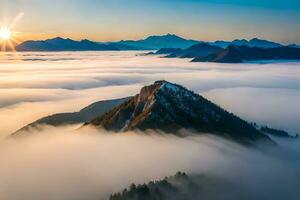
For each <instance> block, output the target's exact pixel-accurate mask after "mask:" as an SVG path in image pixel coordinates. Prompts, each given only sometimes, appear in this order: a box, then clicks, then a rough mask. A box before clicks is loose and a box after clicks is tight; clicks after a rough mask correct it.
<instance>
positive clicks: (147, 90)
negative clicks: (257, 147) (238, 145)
mask: <svg viewBox="0 0 300 200" xmlns="http://www.w3.org/2000/svg"><path fill="white" fill-rule="evenodd" d="M85 125H92V126H96V127H99V128H105V129H107V130H112V131H117V132H118V131H128V130H135V129H139V130H147V129H157V130H163V131H165V132H170V133H177V131H178V130H180V129H182V128H187V129H194V130H197V131H198V132H206V133H212V134H216V135H221V136H224V137H229V138H231V139H233V140H235V141H240V142H254V141H257V140H260V139H263V140H267V141H271V140H270V139H269V137H268V136H265V135H264V134H262V133H261V132H260V131H258V130H257V129H256V128H255V127H253V126H252V125H251V124H249V123H247V122H246V121H244V120H242V119H240V118H239V117H237V116H235V115H233V114H232V113H229V112H227V111H225V110H224V109H222V108H220V107H219V106H217V105H215V104H214V103H212V102H210V101H208V100H207V99H205V98H203V97H202V96H200V95H198V94H196V93H194V92H192V91H189V90H187V89H186V88H184V87H182V86H180V85H177V84H173V83H170V82H167V81H156V82H155V83H154V84H152V85H149V86H145V87H143V88H142V89H141V91H140V93H139V94H137V95H136V96H135V97H132V98H130V99H129V100H128V101H126V102H124V103H122V104H121V105H119V106H117V107H115V108H113V109H112V110H111V111H109V112H107V113H105V114H104V115H102V116H100V115H99V117H98V118H95V119H94V120H92V121H91V122H88V123H86V124H85Z"/></svg>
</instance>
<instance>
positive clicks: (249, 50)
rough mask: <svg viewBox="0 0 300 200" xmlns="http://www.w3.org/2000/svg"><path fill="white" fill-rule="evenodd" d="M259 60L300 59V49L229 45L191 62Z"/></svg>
mask: <svg viewBox="0 0 300 200" xmlns="http://www.w3.org/2000/svg"><path fill="white" fill-rule="evenodd" d="M261 60H300V49H299V48H293V47H276V48H269V49H263V48H258V47H248V46H235V45H230V46H229V47H227V48H226V49H224V50H222V51H219V52H216V53H213V54H211V55H208V56H204V57H196V58H194V59H193V60H192V62H220V63H241V62H245V61H261Z"/></svg>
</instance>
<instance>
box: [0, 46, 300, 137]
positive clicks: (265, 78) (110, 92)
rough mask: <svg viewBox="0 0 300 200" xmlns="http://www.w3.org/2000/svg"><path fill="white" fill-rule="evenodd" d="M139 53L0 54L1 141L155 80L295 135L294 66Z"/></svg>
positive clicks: (298, 85)
mask: <svg viewBox="0 0 300 200" xmlns="http://www.w3.org/2000/svg"><path fill="white" fill-rule="evenodd" d="M141 53H142V52H131V51H128V52H59V53H55V52H39V53H37V52H20V53H7V54H3V55H2V56H1V58H0V77H1V81H0V121H1V122H2V123H1V124H0V138H1V137H6V136H7V135H9V134H11V133H12V132H14V131H16V130H18V129H20V128H22V127H23V126H25V125H27V124H28V123H31V122H33V121H35V120H37V119H39V118H41V117H44V116H47V115H51V114H55V113H58V112H75V111H78V110H80V109H81V108H83V107H85V106H87V105H89V104H91V103H93V102H96V101H100V100H107V99H113V98H122V97H127V96H131V95H134V94H136V93H138V92H139V90H140V88H141V87H142V86H144V85H147V84H151V83H152V82H154V81H156V80H160V79H165V80H168V81H171V82H175V83H178V84H182V85H183V86H185V87H187V88H188V89H191V90H193V91H195V92H197V93H200V94H201V95H203V96H204V97H207V98H209V99H210V100H212V101H213V102H215V103H216V104H218V105H220V106H222V107H224V108H226V109H228V110H229V111H231V112H233V113H235V114H238V115H239V116H241V117H243V118H245V119H246V120H248V121H253V122H257V123H259V124H261V125H268V126H271V127H274V128H278V129H285V130H287V131H290V132H292V133H298V132H299V130H300V125H299V123H298V119H299V118H300V111H299V109H298V108H299V105H298V104H299V103H298V102H299V96H300V67H299V62H281V63H280V62H279V63H274V62H270V63H265V64H260V63H242V64H220V63H191V62H189V61H190V60H189V59H177V58H174V59H170V58H160V57H159V56H138V55H139V54H141ZM270 102H272V103H270ZM249 105H251V106H249ZM271 105H272V106H271ZM273 105H274V106H273ZM275 107H276V108H275ZM258 110H259V112H256V111H258Z"/></svg>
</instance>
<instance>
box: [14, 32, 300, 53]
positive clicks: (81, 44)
mask: <svg viewBox="0 0 300 200" xmlns="http://www.w3.org/2000/svg"><path fill="white" fill-rule="evenodd" d="M198 43H206V44H209V45H212V46H218V47H221V48H226V47H228V46H230V45H236V46H243V45H246V46H249V47H260V48H275V47H281V46H283V45H281V44H279V43H276V42H272V41H268V40H261V39H257V38H254V39H251V40H249V41H248V40H245V39H242V40H233V41H215V42H203V41H197V40H189V39H185V38H182V37H179V36H177V35H172V34H167V35H160V36H149V37H147V38H145V39H141V40H121V41H118V42H93V41H90V40H81V41H75V40H71V39H68V38H67V39H63V38H60V37H57V38H53V39H48V40H40V41H33V40H29V41H25V42H23V43H21V44H19V45H17V46H16V50H17V51H107V50H114V51H117V50H158V49H161V48H180V49H187V48H189V47H191V46H193V45H195V44H198ZM290 46H291V47H297V48H298V47H299V45H296V44H292V45H290Z"/></svg>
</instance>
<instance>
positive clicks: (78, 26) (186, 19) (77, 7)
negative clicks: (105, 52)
mask: <svg viewBox="0 0 300 200" xmlns="http://www.w3.org/2000/svg"><path fill="white" fill-rule="evenodd" d="M0 1H1V7H0V20H1V21H0V23H1V24H9V23H11V21H13V18H14V17H15V16H16V15H18V13H24V17H23V18H22V19H21V20H19V21H18V23H17V24H16V26H15V27H14V31H16V32H19V35H20V37H21V38H22V39H30V38H32V39H44V38H48V37H53V36H58V35H59V36H63V37H72V38H75V39H81V38H89V39H92V40H97V41H108V40H120V39H138V38H142V37H146V36H148V35H153V34H165V33H174V34H178V35H181V36H183V37H187V38H192V39H198V40H231V39H235V38H246V39H250V38H253V37H259V38H265V39H271V40H276V41H280V42H284V43H300V23H299V22H300V1H299V0H273V1H271V0H244V1H242V0H109V1H108V0H0ZM1 15H2V16H1ZM1 17H2V18H1Z"/></svg>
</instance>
